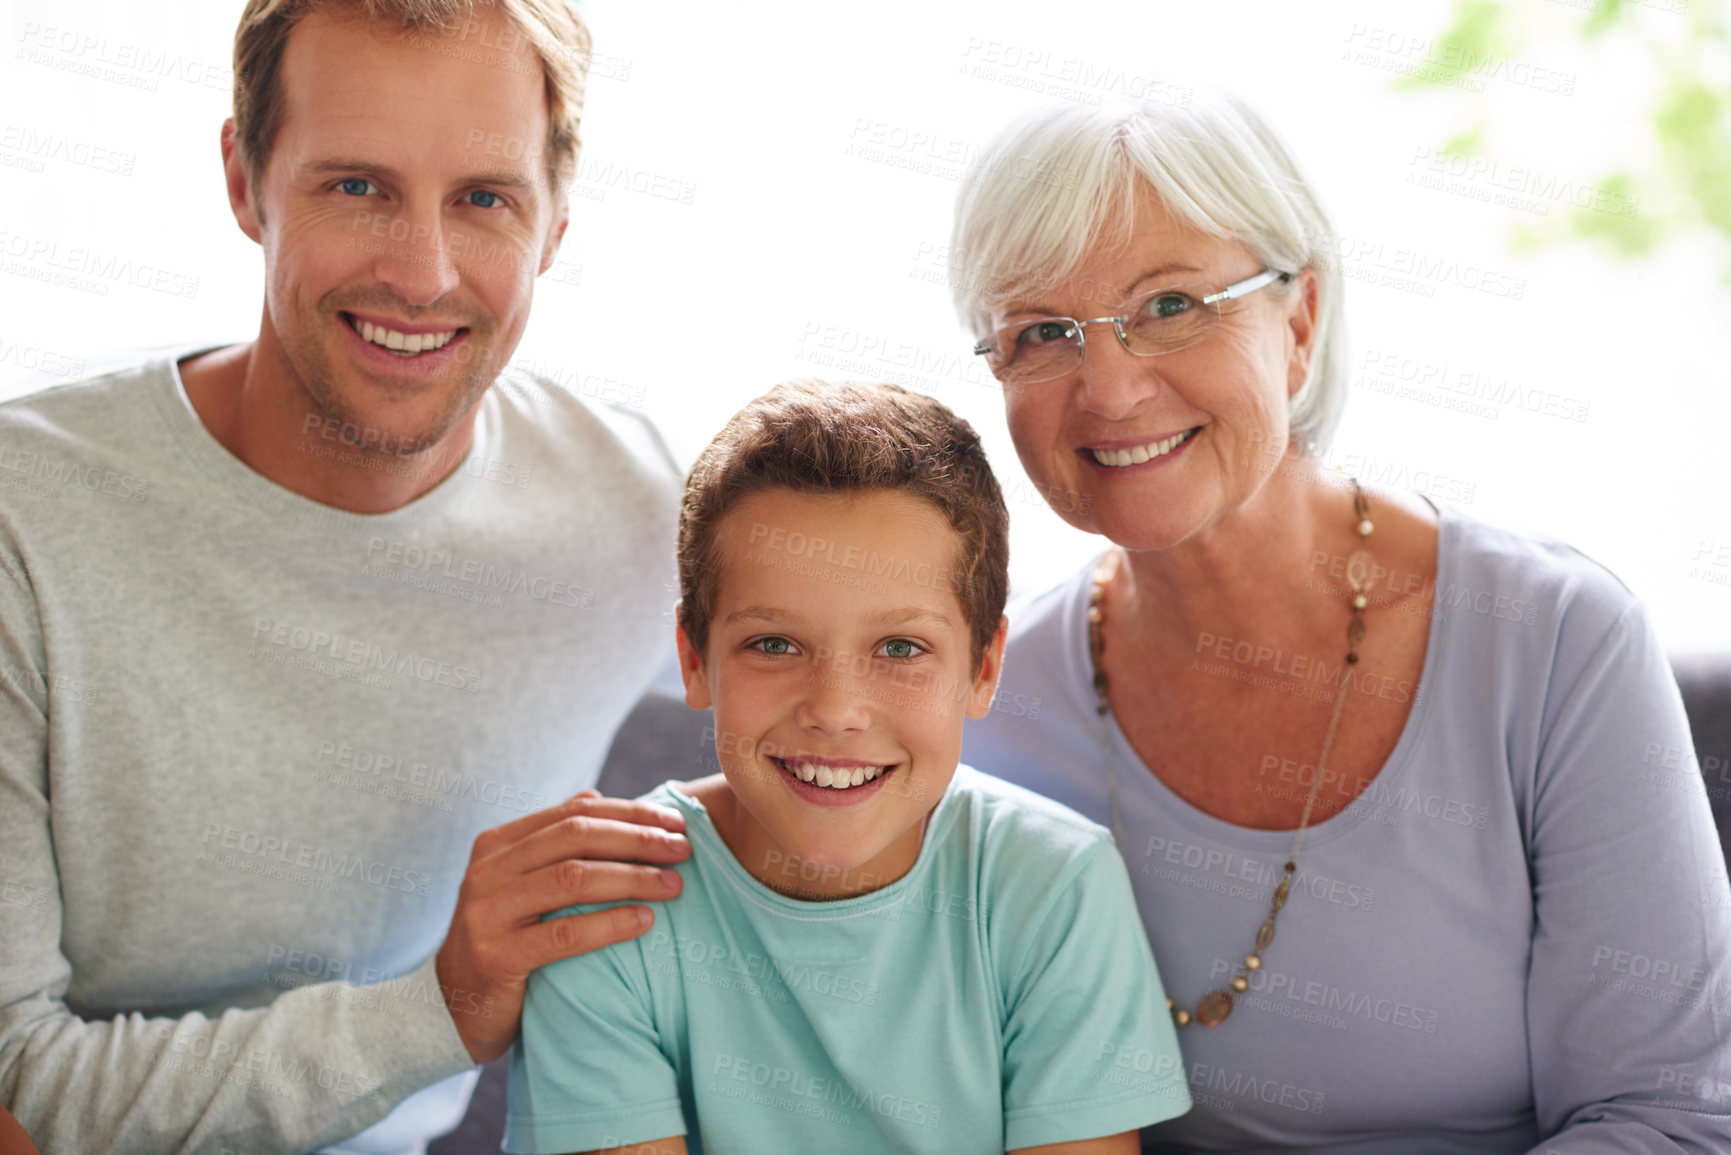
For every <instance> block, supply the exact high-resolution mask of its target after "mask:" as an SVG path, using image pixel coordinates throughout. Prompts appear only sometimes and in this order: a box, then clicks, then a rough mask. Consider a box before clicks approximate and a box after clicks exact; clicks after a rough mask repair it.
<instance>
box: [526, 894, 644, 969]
mask: <svg viewBox="0 0 1731 1155" xmlns="http://www.w3.org/2000/svg"><path fill="white" fill-rule="evenodd" d="M654 922H655V916H654V914H652V913H651V912H650V909H649V908H648V907H646V906H615V907H610V908H608V909H607V910H596V911H591V912H590V913H588V914H574V915H570V916H568V917H566V918H554V919H549V920H547V921H546V922H542V923H536V924H535V926H534V928H533V930H532V932H531V933H529V934H526V935H525V936H524V937H523V940H522V941H523V944H524V946H523V954H522V955H521V956H520V957H521V959H522V962H523V963H524V964H525V965H526V967H527V968H528V969H533V968H535V967H544V966H546V965H547V964H548V963H550V962H557V961H559V960H560V959H562V958H569V957H570V956H572V955H574V954H586V953H588V952H589V951H592V950H600V949H601V948H602V947H604V946H612V945H613V944H614V943H616V942H626V941H629V940H630V939H634V938H636V937H637V936H638V935H640V934H642V933H643V932H644V931H646V930H648V929H649V928H650V926H652V925H653V924H654Z"/></svg>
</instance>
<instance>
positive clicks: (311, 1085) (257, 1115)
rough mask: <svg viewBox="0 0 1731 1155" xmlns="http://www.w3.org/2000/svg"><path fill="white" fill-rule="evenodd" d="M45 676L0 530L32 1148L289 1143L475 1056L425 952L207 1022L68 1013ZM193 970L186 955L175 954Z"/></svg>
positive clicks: (1, 705) (378, 1107) (52, 703)
mask: <svg viewBox="0 0 1731 1155" xmlns="http://www.w3.org/2000/svg"><path fill="white" fill-rule="evenodd" d="M81 692H83V689H82V688H81V686H80V684H79V683H77V682H76V681H72V680H61V679H58V678H57V675H56V672H55V671H54V670H53V669H51V668H50V665H49V662H48V661H47V657H46V653H45V647H44V644H43V640H42V630H41V624H40V620H39V616H38V609H37V605H36V600H35V597H34V595H33V593H32V589H31V583H30V580H29V574H28V572H27V570H26V567H25V566H24V564H23V562H22V560H21V559H20V557H19V555H18V554H17V552H16V551H15V550H14V549H13V548H12V544H11V542H10V540H9V537H8V535H7V534H6V533H5V532H3V527H0V1103H4V1104H5V1105H6V1106H7V1107H8V1108H9V1109H10V1110H11V1112H12V1113H13V1115H15V1116H16V1117H17V1118H18V1120H19V1122H20V1123H21V1124H22V1125H23V1127H24V1130H25V1132H26V1133H28V1134H29V1135H30V1137H31V1138H32V1139H33V1140H34V1141H35V1143H36V1145H37V1146H38V1147H39V1148H40V1149H41V1150H42V1152H43V1155H81V1153H84V1152H91V1151H153V1152H155V1151H161V1152H168V1151H174V1152H220V1151H225V1150H227V1151H237V1150H238V1151H305V1150H308V1149H312V1148H317V1147H320V1146H322V1145H324V1144H327V1143H332V1142H336V1141H338V1140H341V1139H344V1138H347V1137H348V1136H350V1135H353V1134H354V1133H356V1132H358V1131H361V1130H363V1129H365V1128H366V1127H368V1126H370V1125H371V1124H373V1123H375V1122H377V1121H378V1120H379V1119H381V1118H383V1117H384V1116H385V1115H386V1114H387V1113H388V1112H389V1111H390V1110H391V1109H392V1107H394V1106H395V1105H396V1104H397V1103H398V1102H400V1101H401V1100H402V1099H404V1098H406V1097H407V1096H408V1095H410V1094H412V1093H413V1092H415V1091H417V1090H419V1089H421V1088H422V1087H425V1086H427V1085H428V1084H431V1083H433V1082H435V1081H437V1080H439V1079H441V1078H444V1077H447V1076H450V1075H453V1074H456V1073H458V1072H461V1071H465V1070H469V1069H471V1067H472V1066H473V1064H472V1063H471V1061H470V1059H469V1055H468V1052H467V1050H466V1049H465V1048H464V1047H463V1044H462V1040H461V1038H460V1037H459V1036H458V1034H457V1030H456V1026H455V1024H454V1023H453V1022H452V1021H451V1016H450V1011H449V1010H448V1009H447V1008H446V1006H445V1003H444V1000H443V997H442V996H441V994H440V991H439V986H438V979H437V977H436V975H435V973H434V967H433V960H432V959H431V958H429V959H427V960H426V961H425V962H424V963H423V964H422V965H421V966H420V967H419V968H418V969H416V970H415V971H414V972H412V973H410V974H407V975H403V976H401V977H398V978H395V979H392V980H390V981H387V982H383V983H379V984H377V985H374V986H368V987H365V988H359V987H354V986H351V985H349V984H346V983H335V982H330V983H318V984H314V985H311V986H305V987H301V988H298V989H296V990H293V991H290V992H287V993H284V994H282V995H280V996H279V997H277V998H276V999H275V1000H274V1001H272V1002H271V1003H270V1005H269V1006H266V1007H261V1008H255V1009H245V1010H241V1009H231V1010H228V1011H225V1012H223V1013H222V1014H221V1015H220V1016H218V1017H216V1018H208V1017H206V1016H204V1015H202V1014H197V1013H192V1014H186V1015H182V1016H180V1017H178V1018H151V1017H147V1016H145V1015H143V1014H136V1013H134V1014H125V1015H116V1016H115V1017H114V1018H112V1019H109V1020H106V1021H97V1020H86V1019H83V1018H80V1017H79V1016H78V1015H76V1014H74V1013H73V1012H72V1011H71V1010H70V1009H69V1008H68V1006H67V1004H66V1001H65V998H66V994H67V991H68V990H69V988H70V987H71V986H72V982H73V978H74V972H73V963H72V961H71V960H70V959H69V958H68V957H67V956H66V955H65V954H64V953H63V952H62V950H61V921H62V906H61V888H60V878H59V870H58V867H57V864H56V857H55V845H54V834H53V830H54V809H53V798H52V794H51V789H50V787H51V782H52V780H53V775H52V765H51V763H52V760H53V758H54V743H53V742H52V741H51V738H50V735H51V733H52V732H53V731H52V726H51V720H52V715H53V711H54V709H55V707H56V702H57V701H58V700H59V699H60V698H61V697H62V696H64V695H75V694H78V693H81ZM189 965H191V964H189Z"/></svg>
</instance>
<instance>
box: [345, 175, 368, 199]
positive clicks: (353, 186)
mask: <svg viewBox="0 0 1731 1155" xmlns="http://www.w3.org/2000/svg"><path fill="white" fill-rule="evenodd" d="M337 187H338V188H340V189H342V190H343V191H344V192H346V193H348V194H349V195H350V196H352V197H364V196H366V195H367V190H368V189H370V188H372V187H373V182H372V181H370V180H365V179H363V178H361V177H358V176H351V177H349V178H348V179H346V180H345V181H343V183H342V184H340V185H338V186H337Z"/></svg>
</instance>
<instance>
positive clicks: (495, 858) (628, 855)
mask: <svg viewBox="0 0 1731 1155" xmlns="http://www.w3.org/2000/svg"><path fill="white" fill-rule="evenodd" d="M689 857H691V844H690V843H689V842H687V841H686V840H685V836H684V835H683V834H674V833H672V832H671V831H667V830H662V829H661V828H660V827H658V826H640V825H638V824H637V823H635V822H619V821H615V820H614V819H611V818H597V817H593V816H591V815H587V814H573V815H571V816H569V817H566V818H562V819H560V820H558V821H557V822H550V823H548V824H547V825H545V826H543V827H541V828H540V829H539V830H536V831H534V832H533V833H531V834H529V835H528V836H527V837H525V838H523V839H522V840H521V841H519V842H518V843H517V844H516V845H514V846H509V847H506V848H504V849H502V850H500V851H499V852H498V853H497V854H495V855H492V856H491V857H489V858H487V859H486V860H484V861H482V862H479V863H475V864H473V865H471V867H470V869H469V877H468V885H469V888H470V890H471V891H472V892H473V897H475V898H485V897H487V896H489V895H492V894H495V893H497V892H499V891H500V890H503V889H505V888H507V887H511V888H515V887H516V885H517V884H518V882H519V881H520V880H521V879H522V877H523V876H524V875H526V874H532V873H534V872H535V871H537V870H540V869H541V868H543V867H546V866H551V865H553V864H554V863H557V862H562V861H564V860H566V859H579V860H588V861H591V862H613V863H621V862H641V863H648V864H650V865H654V866H671V865H673V864H674V863H676V862H684V861H685V860H686V859H687V858H689ZM660 897H663V898H665V897H667V896H666V895H662V896H660Z"/></svg>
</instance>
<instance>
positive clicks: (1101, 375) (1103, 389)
mask: <svg viewBox="0 0 1731 1155" xmlns="http://www.w3.org/2000/svg"><path fill="white" fill-rule="evenodd" d="M1091 328H1092V329H1093V332H1092V333H1091V334H1089V336H1088V338H1087V340H1086V342H1085V343H1084V345H1083V356H1082V364H1081V365H1080V366H1078V367H1077V369H1076V373H1077V374H1078V375H1079V377H1080V379H1081V385H1082V388H1081V390H1080V395H1079V398H1078V400H1079V402H1080V403H1081V405H1082V406H1083V407H1084V408H1086V409H1087V410H1088V411H1089V412H1090V413H1094V414H1097V415H1099V416H1100V417H1103V418H1105V419H1106V420H1108V421H1117V420H1121V419H1123V418H1125V417H1128V416H1129V415H1130V414H1131V413H1133V412H1135V410H1136V409H1137V408H1138V407H1139V406H1141V405H1143V404H1145V403H1147V402H1149V401H1152V400H1153V399H1154V398H1155V397H1158V396H1159V395H1160V389H1161V386H1162V385H1163V384H1164V383H1165V382H1164V380H1163V379H1162V377H1161V375H1160V371H1159V362H1160V358H1159V357H1138V356H1137V355H1136V354H1134V353H1132V352H1130V350H1129V349H1127V348H1125V346H1124V342H1123V341H1121V340H1120V339H1119V338H1118V333H1117V330H1116V327H1115V326H1112V325H1111V324H1101V325H1095V326H1091Z"/></svg>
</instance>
